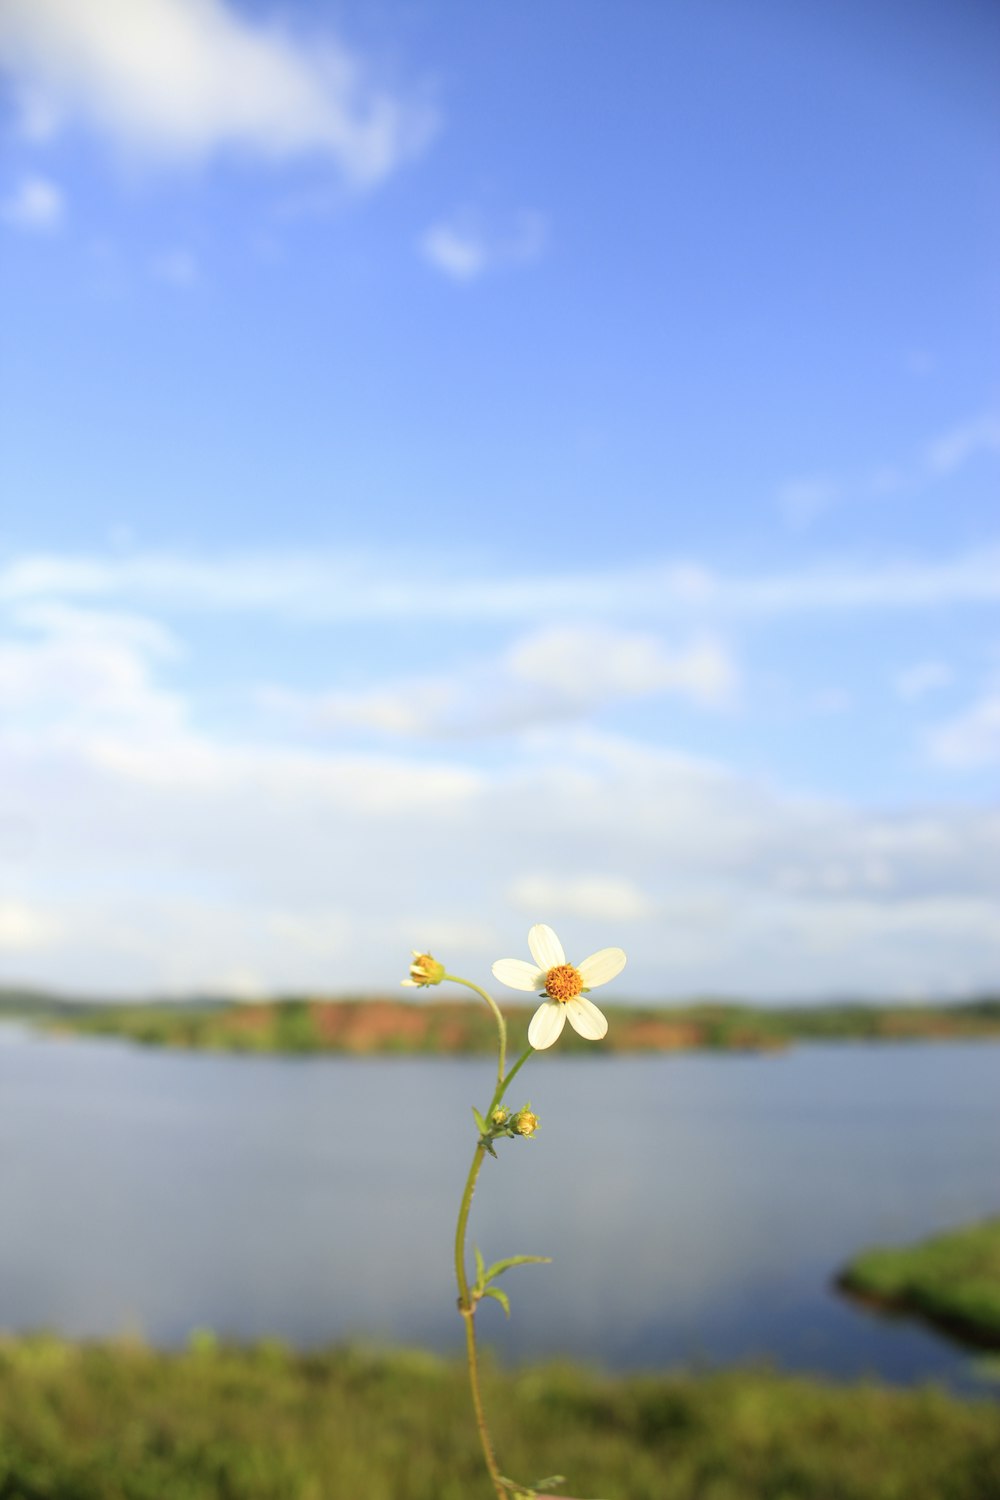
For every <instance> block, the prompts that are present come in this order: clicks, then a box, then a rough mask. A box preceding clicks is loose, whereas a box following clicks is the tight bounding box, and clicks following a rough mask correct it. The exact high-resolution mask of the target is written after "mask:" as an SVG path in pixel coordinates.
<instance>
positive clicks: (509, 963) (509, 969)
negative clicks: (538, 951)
mask: <svg viewBox="0 0 1000 1500" xmlns="http://www.w3.org/2000/svg"><path fill="white" fill-rule="evenodd" d="M493 978H494V979H499V981H500V983H501V984H505V985H506V986H507V988H508V989H509V990H543V989H544V988H545V971H544V970H542V969H536V968H535V965H534V964H529V963H526V962H525V960H524V959H523V958H498V959H497V961H496V963H495V964H494V965H493Z"/></svg>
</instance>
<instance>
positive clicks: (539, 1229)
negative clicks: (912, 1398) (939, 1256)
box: [0, 1031, 1000, 1388]
mask: <svg viewBox="0 0 1000 1500" xmlns="http://www.w3.org/2000/svg"><path fill="white" fill-rule="evenodd" d="M6 1039H7V1045H5V1046H4V1047H2V1048H0V1168H2V1172H3V1180H4V1184H5V1186H4V1208H5V1212H4V1215H3V1222H2V1225H0V1326H5V1327H8V1328H12V1329H25V1328H36V1327H40V1326H45V1327H50V1328H54V1329H57V1330H59V1331H62V1332H65V1333H67V1334H70V1335H73V1336H82V1335H102V1334H109V1333H110V1334H113V1333H120V1332H122V1331H126V1330H134V1331H137V1332H141V1333H142V1334H144V1335H145V1336H146V1337H147V1338H149V1339H150V1340H151V1341H154V1342H156V1343H160V1344H168V1345H169V1344H174V1343H177V1342H180V1341H182V1340H184V1339H185V1338H186V1337H187V1335H188V1334H189V1332H190V1331H191V1329H192V1328H194V1327H198V1326H209V1327H212V1328H215V1329H217V1330H219V1331H220V1332H221V1333H224V1334H229V1335H233V1336H236V1337H239V1338H255V1337H258V1336H263V1335H267V1334H278V1335H280V1336H282V1337H285V1338H287V1339H289V1340H291V1341H293V1342H295V1343H296V1344H300V1345H314V1344H321V1343H325V1342H328V1341H331V1340H338V1339H342V1338H345V1337H350V1336H360V1337H364V1338H369V1339H370V1338H380V1339H386V1340H391V1341H393V1342H407V1343H421V1344H428V1345H431V1346H434V1347H436V1348H442V1349H450V1348H457V1347H458V1345H459V1342H460V1338H461V1328H460V1326H459V1320H458V1319H457V1317H456V1316H455V1313H454V1288H453V1286H452V1282H451V1271H450V1256H451V1237H452V1232H453V1217H452V1216H453V1213H454V1211H455V1208H456V1206H457V1195H458V1193H459V1191H460V1186H461V1181H462V1178H463V1175H464V1172H465V1170H466V1168H467V1165H468V1157H469V1154H470V1152H471V1149H472V1145H473V1144H474V1134H473V1126H472V1117H471V1112H470V1105H471V1104H472V1103H473V1102H478V1103H482V1102H483V1098H482V1096H483V1095H484V1094H486V1093H488V1092H489V1063H488V1061H487V1060H479V1061H464V1060H462V1061H458V1060H444V1059H441V1060H436V1059H435V1060H432V1059H394V1060H379V1061H355V1060H342V1059H330V1058H313V1059H303V1060H291V1059H281V1058H234V1057H214V1056H210V1055H205V1054H201V1055H184V1054H177V1053H169V1052H156V1051H143V1050H141V1049H136V1048H131V1047H128V1046H126V1045H123V1044H119V1043H114V1042H88V1043H57V1042H49V1041H42V1040H39V1039H37V1038H32V1037H31V1036H29V1035H27V1034H25V1033H23V1032H20V1033H18V1032H9V1031H8V1032H7V1033H6ZM522 1076H523V1079H524V1086H523V1089H522V1090H521V1092H520V1093H519V1094H518V1097H517V1099H516V1100H515V1101H514V1102H515V1103H520V1102H521V1095H522V1093H523V1094H524V1095H525V1096H530V1098H531V1100H532V1103H533V1106H534V1107H535V1109H536V1111H537V1112H538V1114H539V1115H540V1117H541V1119H542V1130H541V1132H540V1135H539V1137H538V1139H537V1140H535V1141H531V1142H517V1143H509V1145H508V1146H507V1149H504V1146H505V1143H501V1147H500V1150H501V1159H500V1160H499V1161H498V1162H487V1163H486V1167H485V1168H484V1174H483V1179H482V1186H481V1188H480V1191H479V1192H478V1194H477V1198H476V1201H475V1203H474V1206H473V1218H472V1235H471V1238H472V1239H473V1240H475V1241H477V1242H478V1243H480V1244H481V1246H482V1248H483V1250H484V1252H485V1253H486V1255H487V1257H488V1258H495V1257H498V1256H500V1255H503V1254H508V1253H513V1252H516V1251H530V1252H536V1253H544V1254H551V1255H552V1256H553V1257H554V1264H553V1265H552V1266H547V1267H540V1268H525V1269H524V1270H520V1271H514V1272H512V1273H511V1274H510V1277H509V1279H508V1282H507V1286H508V1290H509V1292H510V1294H511V1296H512V1299H513V1302H514V1308H515V1316H514V1317H513V1319H512V1320H511V1322H510V1323H509V1324H505V1323H504V1320H503V1317H502V1314H501V1313H500V1310H499V1308H496V1309H494V1308H493V1307H492V1306H490V1307H488V1308H487V1309H486V1310H485V1312H484V1314H483V1319H482V1324H481V1327H482V1328H483V1331H484V1334H485V1335H486V1337H487V1338H488V1339H489V1341H490V1342H491V1343H492V1344H494V1345H495V1346H496V1347H498V1348H499V1349H500V1350H501V1351H502V1352H503V1353H504V1354H505V1355H506V1356H507V1357H509V1358H518V1359H520V1358H527V1357H535V1356H544V1355H549V1354H553V1353H568V1354H571V1355H574V1356H578V1357H583V1358H587V1359H591V1360H594V1361H599V1362H601V1363H604V1364H608V1365H612V1366H618V1367H628V1366H654V1365H657V1366H659V1365H666V1364H674V1363H677V1362H678V1361H695V1362H711V1363H718V1362H726V1361H730V1360H744V1359H748V1358H756V1357H765V1358H770V1359H772V1360H774V1361H775V1362H777V1363H779V1364H782V1365H785V1366H788V1367H792V1368H803V1369H812V1370H823V1371H826V1372H828V1373H831V1374H834V1375H838V1376H852V1375H857V1374H862V1373H866V1372H872V1373H879V1374H881V1375H883V1376H885V1377H887V1378H890V1379H895V1380H911V1379H921V1378H928V1377H934V1378H937V1379H943V1380H947V1381H948V1382H949V1383H951V1384H953V1385H956V1386H958V1387H961V1388H967V1387H970V1386H972V1385H974V1384H975V1383H976V1377H975V1375H974V1373H973V1367H972V1364H971V1362H970V1360H969V1359H968V1358H967V1357H966V1356H964V1355H963V1354H961V1352H959V1351H956V1350H954V1349H953V1348H952V1347H951V1346H950V1345H949V1344H947V1343H946V1342H945V1341H944V1340H942V1339H940V1338H938V1337H937V1336H936V1335H934V1334H932V1333H930V1332H929V1331H927V1330H924V1329H921V1328H919V1327H915V1326H912V1325H909V1324H904V1323H893V1324H886V1323H883V1322H881V1321H879V1320H877V1319H874V1318H872V1317H871V1316H870V1315H869V1314H867V1313H864V1312H862V1311H860V1310H858V1309H856V1308H855V1307H853V1306H850V1305H849V1304H846V1303H844V1302H843V1301H841V1300H840V1299H839V1298H838V1297H836V1296H835V1295H834V1294H833V1293H832V1292H831V1291H830V1278H831V1276H832V1275H833V1273H834V1272H835V1271H836V1270H837V1268H838V1267H839V1266H840V1265H841V1264H842V1263H843V1261H844V1260H846V1259H847V1258H848V1256H849V1255H850V1254H852V1253H853V1252H854V1251H855V1250H856V1249H857V1248H858V1247H859V1246H862V1245H866V1244H869V1243H871V1242H873V1241H877V1240H906V1239H909V1238H915V1237H917V1236H920V1235H922V1234H925V1233H928V1232H930V1231H932V1230H934V1229H938V1228H945V1227H947V1226H949V1225H951V1224H954V1223H958V1222H961V1221H963V1220H966V1219H971V1218H976V1217H980V1216H983V1215H985V1214H987V1213H996V1212H997V1211H998V1206H1000V1171H998V1166H997V1162H998V1153H997V1146H998V1145H1000V1047H996V1046H986V1045H977V1046H964V1045H949V1046H925V1045H900V1046H888V1045H880V1046H861V1045H845V1046H829V1047H811V1048H810V1047H803V1048H800V1049H796V1050H794V1051H792V1052H790V1053H788V1054H785V1055H779V1056H773V1057H728V1056H712V1055H706V1056H676V1057H650V1058H620V1059H614V1058H607V1057H600V1058H597V1057H595V1058H566V1057H559V1056H558V1054H545V1055H542V1056H539V1057H538V1058H535V1059H533V1060H532V1062H531V1063H530V1064H529V1067H528V1068H527V1069H526V1070H525V1073H524V1075H522ZM465 1125H467V1126H468V1131H467V1133H466V1134H462V1133H461V1128H462V1126H465ZM494 1314H495V1315H494Z"/></svg>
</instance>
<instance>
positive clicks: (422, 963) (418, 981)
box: [401, 948, 445, 989]
mask: <svg viewBox="0 0 1000 1500" xmlns="http://www.w3.org/2000/svg"><path fill="white" fill-rule="evenodd" d="M444 976H445V967H444V964H439V963H438V961H437V959H436V958H432V957H431V955H430V954H429V953H418V952H417V950H416V948H414V949H413V962H412V963H411V965H410V977H409V979H404V980H402V981H401V983H402V984H405V985H409V986H411V987H412V988H414V989H423V987H424V986H425V985H428V984H440V983H441V981H442V979H443V978H444Z"/></svg>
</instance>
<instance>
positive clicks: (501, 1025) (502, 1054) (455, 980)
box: [442, 974, 507, 1088]
mask: <svg viewBox="0 0 1000 1500" xmlns="http://www.w3.org/2000/svg"><path fill="white" fill-rule="evenodd" d="M444 979H445V980H449V981H450V982H451V983H452V984H464V985H465V988H466V989H467V990H475V992H476V994H477V995H479V996H480V998H481V999H483V1000H485V1001H486V1004H487V1005H488V1006H489V1008H490V1010H491V1011H492V1012H493V1016H494V1019H495V1020H496V1023H497V1033H498V1035H499V1038H500V1048H499V1057H498V1059H497V1087H498V1088H499V1087H500V1086H501V1085H502V1084H503V1070H504V1068H505V1067H506V1064H507V1023H506V1021H505V1020H504V1018H503V1016H502V1015H501V1013H500V1007H499V1005H498V1004H497V1003H496V1001H495V1000H494V998H493V996H492V995H488V994H487V993H486V991H485V990H484V989H481V988H480V986H479V985H478V984H473V982H472V980H471V979H459V977H458V975H457V974H446V975H445V976H444ZM442 983H444V980H442Z"/></svg>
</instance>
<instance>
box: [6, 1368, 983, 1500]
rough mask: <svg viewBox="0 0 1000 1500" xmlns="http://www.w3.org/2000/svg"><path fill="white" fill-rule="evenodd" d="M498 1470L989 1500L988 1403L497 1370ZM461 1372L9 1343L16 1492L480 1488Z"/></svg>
mask: <svg viewBox="0 0 1000 1500" xmlns="http://www.w3.org/2000/svg"><path fill="white" fill-rule="evenodd" d="M486 1399H487V1401H488V1403H489V1408H490V1412H491V1416H492V1418H493V1420H494V1422H495V1427H496V1432H497V1438H498V1443H499V1447H500V1451H501V1453H502V1455H503V1463H504V1465H505V1466H506V1468H507V1469H508V1471H510V1472H513V1473H514V1474H516V1475H518V1476H519V1477H521V1478H525V1477H530V1476H532V1475H535V1474H544V1473H551V1472H552V1470H553V1468H554V1467H556V1466H562V1467H564V1468H566V1469H568V1478H569V1483H568V1484H567V1486H566V1490H567V1493H568V1494H569V1495H584V1496H596V1495H602V1496H606V1497H608V1500H832V1497H836V1500H904V1497H905V1500H988V1497H991V1496H993V1497H995V1496H1000V1420H998V1414H997V1408H996V1406H995V1404H993V1403H991V1402H988V1401H973V1402H960V1401H958V1400H955V1399H954V1398H951V1397H948V1396H946V1395H944V1394H943V1393H941V1392H937V1391H933V1390H922V1391H900V1390H893V1389H891V1388H886V1387H882V1386H878V1385H867V1384H866V1385H856V1386H836V1385H832V1384H826V1383H822V1382H819V1381H814V1380H809V1379H804V1378H796V1377H791V1376H783V1375H778V1374H773V1373H769V1372H767V1371H746V1370H740V1371H728V1372H725V1373H720V1374H716V1375H708V1376H700V1377H694V1376H673V1375H656V1376H632V1377H627V1378H607V1377H602V1376H599V1375H595V1374H589V1373H586V1372H583V1371H581V1370H579V1369H576V1368H573V1367H568V1366H563V1365H560V1366H539V1367H533V1368H529V1369H526V1370H524V1371H521V1372H518V1373H501V1372H498V1371H496V1370H490V1371H488V1372H487V1378H486ZM488 1491H489V1483H488V1481H487V1480H486V1478H485V1476H484V1474H483V1472H482V1463H481V1458H480V1454H479V1451H478V1447H477V1442H476V1436H475V1428H474V1425H473V1422H472V1417H471V1411H470V1409H469V1399H468V1391H467V1386H466V1381H465V1371H464V1368H463V1367H462V1366H460V1365H459V1364H458V1363H450V1362H445V1361H442V1360H439V1359H436V1358H434V1357H433V1356H431V1355H427V1354H418V1353H411V1354H408V1353H394V1354H384V1355H375V1354H366V1353H362V1352H359V1351H357V1350H351V1349H340V1350H333V1351H329V1352H326V1353H322V1354H303V1355H297V1354H293V1353H291V1352H289V1351H288V1350H286V1349H284V1348H283V1347H282V1346H279V1345H273V1344H265V1345H258V1346H257V1347H255V1348H252V1349H227V1348H224V1347H218V1346H216V1344H215V1343H214V1341H213V1340H211V1339H210V1338H202V1339H200V1340H196V1341H195V1343H194V1346H193V1347H192V1348H191V1349H189V1350H188V1351H186V1352H184V1353H182V1354H175V1355H169V1354H157V1353H153V1352H151V1351H149V1350H147V1349H145V1348H142V1347H136V1346H129V1345H124V1346H108V1345H103V1346H101V1345H94V1346H87V1345H83V1346H80V1345H74V1344H70V1343H65V1342H63V1341H60V1340H56V1339H50V1338H32V1339H24V1340H7V1341H0V1497H2V1500H52V1497H55V1496H58V1497H59V1500H162V1497H163V1496H165V1495H169V1496H170V1497H171V1500H487V1494H488Z"/></svg>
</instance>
